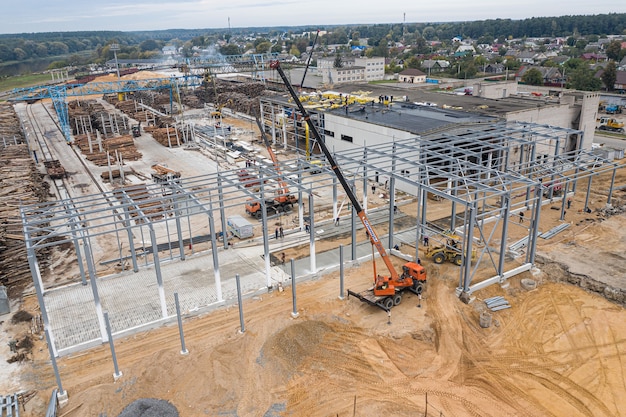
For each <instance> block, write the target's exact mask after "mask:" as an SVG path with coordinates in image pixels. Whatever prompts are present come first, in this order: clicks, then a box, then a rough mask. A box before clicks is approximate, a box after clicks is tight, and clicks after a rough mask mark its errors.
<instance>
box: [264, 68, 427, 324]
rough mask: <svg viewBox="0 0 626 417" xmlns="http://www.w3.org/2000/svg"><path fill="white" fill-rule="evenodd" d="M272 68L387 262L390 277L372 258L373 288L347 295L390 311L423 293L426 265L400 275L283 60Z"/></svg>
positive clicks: (409, 268) (405, 268) (411, 267)
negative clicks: (404, 299) (405, 297)
mask: <svg viewBox="0 0 626 417" xmlns="http://www.w3.org/2000/svg"><path fill="white" fill-rule="evenodd" d="M270 68H272V69H274V70H276V71H277V72H278V74H279V75H280V77H281V79H282V80H283V83H284V84H285V86H286V87H287V90H289V94H290V95H291V97H292V98H293V101H294V103H295V104H296V106H297V107H298V110H299V111H300V113H301V114H302V117H303V119H304V120H306V122H307V125H308V126H309V129H310V130H311V132H312V133H313V136H314V137H315V139H316V140H317V141H318V143H319V145H320V148H321V149H322V152H323V153H324V155H325V156H326V161H328V164H329V165H330V168H331V169H332V170H333V172H334V174H335V176H336V177H337V179H338V180H339V182H340V183H341V186H342V187H343V189H344V192H345V193H346V195H347V196H348V198H349V199H350V202H351V203H352V207H353V208H354V211H355V212H356V213H357V216H359V219H361V222H362V223H363V227H364V228H365V230H366V232H367V236H368V237H369V240H370V243H371V244H372V246H373V247H374V248H376V250H377V251H378V254H379V255H380V257H381V259H382V261H383V262H384V263H385V266H386V267H387V269H388V270H389V274H390V275H388V276H387V275H380V274H378V273H377V272H376V262H375V260H373V265H374V274H373V275H374V277H373V286H372V287H371V288H370V289H368V290H365V291H362V292H355V291H351V290H348V295H349V296H350V295H352V296H355V297H356V298H358V299H359V300H361V301H363V302H366V303H368V304H370V305H373V306H376V307H379V308H381V309H383V310H385V311H387V312H388V311H390V309H391V308H392V307H393V306H396V305H398V304H400V302H401V301H402V293H403V292H404V291H406V290H409V291H411V292H413V293H415V294H421V292H422V290H423V288H424V284H425V283H426V270H425V269H424V267H422V265H420V264H418V263H417V262H407V263H405V264H404V265H403V266H402V274H401V275H400V274H398V272H397V271H396V269H395V267H394V266H393V263H392V262H391V259H390V258H389V255H388V254H387V252H386V251H385V248H384V247H383V244H382V242H381V241H380V239H379V237H378V235H377V234H376V232H375V231H374V228H373V227H372V225H371V224H370V221H369V219H368V217H367V214H366V213H365V210H363V208H362V207H361V204H360V203H359V200H358V199H357V198H356V195H355V194H354V192H353V191H352V189H351V188H350V185H349V184H348V182H347V181H346V178H345V177H344V175H343V173H342V172H341V169H340V168H339V166H338V165H337V162H336V161H335V158H334V157H333V155H332V154H331V153H330V151H329V150H328V148H327V147H326V144H325V143H324V141H323V139H322V137H321V136H320V134H319V132H318V131H317V127H316V126H315V124H314V123H313V122H312V121H311V117H310V115H309V113H308V112H307V110H306V109H305V108H304V106H303V105H302V102H301V101H300V98H299V97H298V94H297V93H296V91H295V90H294V89H293V87H292V86H291V83H290V82H289V79H288V78H287V76H286V75H285V72H284V71H283V69H282V68H281V66H280V62H278V61H272V62H271V63H270Z"/></svg>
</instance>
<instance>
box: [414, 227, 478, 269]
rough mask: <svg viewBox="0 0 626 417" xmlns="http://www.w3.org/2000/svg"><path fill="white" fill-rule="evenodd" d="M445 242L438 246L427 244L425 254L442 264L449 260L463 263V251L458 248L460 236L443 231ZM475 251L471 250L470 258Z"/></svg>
mask: <svg viewBox="0 0 626 417" xmlns="http://www.w3.org/2000/svg"><path fill="white" fill-rule="evenodd" d="M444 236H445V237H446V243H445V244H444V245H438V246H428V247H427V248H426V256H428V257H430V258H432V259H433V262H434V263H436V264H442V263H444V261H449V262H452V263H454V264H455V265H458V266H461V265H463V252H462V250H461V248H460V245H459V243H460V241H461V238H460V237H459V236H457V235H454V234H449V233H444ZM475 256H476V252H475V251H472V260H474V258H475Z"/></svg>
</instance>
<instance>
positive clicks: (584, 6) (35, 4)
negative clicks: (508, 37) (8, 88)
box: [0, 0, 626, 33]
mask: <svg viewBox="0 0 626 417" xmlns="http://www.w3.org/2000/svg"><path fill="white" fill-rule="evenodd" d="M603 13H626V1H623V0H595V1H590V0H571V1H569V2H562V1H545V0H544V1H539V0H523V1H506V2H505V1H501V0H497V1H496V0H475V1H471V2H470V1H467V0H441V1H411V0H408V1H407V0H404V1H400V0H377V1H374V0H358V1H355V0H343V1H339V0H333V1H331V0H258V1H253V0H226V1H216V0H182V1H165V0H125V1H121V0H106V1H104V0H80V1H79V0H62V1H57V0H21V1H20V0H5V1H3V5H2V16H3V17H2V19H1V20H0V33H25V32H66V31H83V30H88V31H91V30H121V31H134V30H160V29H174V28H182V29H200V28H227V27H228V26H229V22H228V20H229V18H230V26H231V27H233V28H236V27H257V26H301V25H307V26H308V25H311V26H322V25H335V24H339V25H340V24H372V23H402V22H403V21H406V22H407V23H412V22H449V21H468V20H483V19H495V18H511V19H523V18H527V17H543V16H563V15H592V14H603Z"/></svg>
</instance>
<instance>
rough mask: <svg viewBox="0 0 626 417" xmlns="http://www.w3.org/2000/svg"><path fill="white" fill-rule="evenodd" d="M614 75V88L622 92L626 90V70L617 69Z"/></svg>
mask: <svg viewBox="0 0 626 417" xmlns="http://www.w3.org/2000/svg"><path fill="white" fill-rule="evenodd" d="M615 75H616V77H615V90H617V91H619V92H620V93H623V92H624V91H626V71H617V72H616V73H615Z"/></svg>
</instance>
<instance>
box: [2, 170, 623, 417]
mask: <svg viewBox="0 0 626 417" xmlns="http://www.w3.org/2000/svg"><path fill="white" fill-rule="evenodd" d="M609 183H610V176H604V177H603V178H600V179H594V185H593V188H594V190H599V191H594V192H592V193H591V204H590V207H592V208H593V209H594V213H592V214H587V213H583V212H582V210H581V208H582V206H583V199H584V198H585V191H586V190H585V189H584V186H582V187H580V188H579V189H578V190H577V193H576V196H575V197H574V201H573V206H572V209H571V210H568V212H567V214H566V218H565V221H567V222H570V223H571V227H570V228H568V229H567V230H566V231H564V232H562V233H561V234H559V235H557V236H555V237H554V238H552V239H550V240H543V239H540V241H539V245H540V246H539V254H540V255H541V257H542V258H543V259H545V262H547V263H546V264H542V265H541V270H539V269H537V270H533V271H531V272H526V273H524V274H522V275H519V276H516V277H514V278H512V279H510V280H509V281H507V285H504V286H499V285H492V286H490V287H488V288H486V289H484V290H481V291H478V292H476V293H474V296H475V299H474V300H473V302H471V303H470V304H464V303H462V302H461V301H460V300H459V299H458V298H457V297H456V295H455V288H456V287H457V286H458V276H459V274H458V267H456V266H454V265H452V264H442V265H435V264H433V263H432V262H429V261H428V260H425V261H424V264H425V266H426V268H427V272H428V276H429V282H428V284H427V287H426V291H425V293H424V295H423V298H422V300H419V299H418V298H417V296H415V295H413V294H409V295H406V296H405V297H404V301H403V302H402V304H400V305H399V306H397V307H394V309H393V310H392V313H391V316H388V315H387V314H386V313H385V312H384V311H382V310H380V309H376V308H373V307H370V306H368V305H365V304H363V303H361V302H359V301H358V300H356V299H353V298H350V299H344V300H340V299H339V298H338V295H339V279H338V278H339V274H338V272H337V273H331V274H328V275H325V276H323V277H321V278H320V279H318V280H314V281H309V282H304V283H300V282H299V283H298V285H297V294H298V298H297V306H298V317H297V318H294V317H292V314H291V312H292V298H291V288H286V289H285V291H279V290H275V291H273V292H271V293H267V294H265V295H263V296H259V297H256V298H254V299H250V300H245V301H244V303H243V310H244V317H245V331H244V332H241V328H240V323H239V312H238V309H237V308H236V307H230V308H224V309H221V310H218V311H216V312H213V313H211V314H207V315H203V316H201V317H193V318H191V317H190V318H187V319H185V321H184V325H183V326H184V332H185V342H186V348H187V349H188V351H189V353H188V354H187V355H182V354H181V345H180V340H179V337H178V328H177V327H176V326H170V327H163V328H159V329H155V330H152V331H149V332H143V333H139V334H136V335H134V336H131V337H128V338H124V339H116V340H115V350H116V355H117V360H118V364H119V369H120V371H121V372H122V376H121V377H120V378H119V379H117V381H115V380H114V378H113V373H114V367H113V362H112V360H111V355H110V351H109V346H108V344H107V345H103V346H101V347H99V348H96V349H91V350H88V351H84V352H80V353H77V354H74V355H71V356H69V357H63V358H60V359H59V360H58V366H59V369H60V372H61V380H62V384H63V388H64V389H65V390H66V391H67V393H68V395H69V402H68V404H67V405H66V406H65V407H64V408H63V409H61V410H60V412H59V416H64V417H78V416H108V417H115V416H118V415H119V414H120V413H121V411H122V410H123V409H124V408H125V407H126V406H127V405H128V404H130V403H131V402H133V401H134V400H136V399H139V398H158V399H165V400H168V401H170V402H171V403H172V404H173V405H174V406H175V407H176V408H177V409H178V411H179V414H180V415H181V416H185V417H196V416H198V417H199V416H226V417H228V416H230V417H235V416H239V417H243V416H268V417H273V416H274V417H278V416H310V417H326V416H346V417H348V416H380V415H385V416H398V417H403V416H407V417H408V416H417V415H420V416H423V415H427V416H432V417H434V416H439V417H442V416H445V417H451V416H487V417H489V416H493V417H496V416H498V417H500V416H563V417H565V416H568V417H569V416H594V417H596V416H607V417H608V416H626V397H625V396H624V392H626V382H625V381H626V311H625V310H624V308H623V306H621V305H619V304H617V303H614V302H610V301H607V300H606V299H605V298H603V297H602V296H601V295H598V294H596V293H594V292H591V291H586V290H584V289H581V288H578V287H577V286H574V285H571V284H567V283H563V282H560V281H562V280H563V279H564V277H565V276H567V275H568V274H572V273H575V274H581V275H588V276H589V277H592V278H593V277H596V278H600V277H602V278H604V279H607V280H608V279H610V278H613V279H615V281H616V283H617V284H619V283H620V282H619V281H620V280H621V285H622V286H624V283H623V271H624V270H626V257H625V256H624V255H623V253H624V249H625V247H626V244H625V243H624V242H626V215H625V214H623V213H622V214H618V215H614V216H611V217H608V218H603V217H598V215H597V213H596V212H597V210H598V209H600V208H602V207H603V206H604V203H605V202H606V195H604V194H603V193H604V192H605V191H606V189H607V188H608V184H609ZM621 184H626V170H622V171H621V172H620V174H619V175H618V176H617V178H616V185H621ZM616 194H617V195H616V196H614V198H615V197H617V200H616V201H615V204H617V205H621V204H623V203H622V202H621V200H624V201H626V198H624V194H623V192H619V193H616ZM555 207H556V204H555ZM433 208H434V209H436V206H434V205H433ZM400 209H401V210H406V212H407V213H415V207H414V206H413V205H406V206H405V205H403V206H400ZM560 223H561V221H560V220H559V212H558V210H551V209H550V207H549V206H547V207H545V208H544V209H543V210H542V217H541V229H542V230H548V229H550V228H552V227H554V226H556V225H558V224H560ZM377 231H378V233H379V234H384V233H385V232H386V230H385V227H380V228H378V227H377ZM510 233H511V238H512V239H514V238H515V237H516V235H519V237H522V236H523V233H524V232H523V230H522V228H521V227H517V228H513V227H512V228H511V229H510ZM339 243H344V244H347V238H339V239H334V240H328V241H323V242H319V244H317V243H316V249H317V250H318V251H323V250H328V249H334V248H336V247H337V246H338V245H339ZM308 251H309V248H308V246H307V247H304V248H300V249H288V250H287V256H288V257H289V258H291V257H293V258H297V257H300V256H307V255H308ZM407 252H410V251H407ZM394 262H395V263H396V266H397V267H398V268H399V267H400V266H401V265H402V261H401V260H400V259H394ZM377 268H378V270H379V271H380V270H381V269H382V268H384V266H383V264H382V263H380V262H378V265H377ZM372 274H373V272H372V263H371V262H365V263H362V264H360V265H358V266H355V267H353V268H348V269H346V271H345V282H346V284H345V286H346V288H355V289H360V288H363V287H366V286H367V285H368V283H369V282H370V280H371V277H372ZM523 278H532V279H534V280H536V282H537V283H538V285H537V288H536V289H534V290H532V291H527V290H524V289H523V288H522V287H521V285H520V281H521V279H523ZM498 295H499V296H504V297H505V298H506V299H507V300H508V301H509V303H510V305H511V308H509V309H506V310H502V311H498V312H494V313H491V314H492V316H491V318H492V324H491V326H490V327H488V328H482V327H481V326H480V325H479V323H480V315H481V312H483V311H486V310H487V309H486V306H485V304H484V302H483V300H485V299H487V298H489V297H493V296H498ZM37 308H38V307H37V299H36V297H35V296H33V295H30V296H26V297H25V298H24V300H23V304H22V305H21V309H22V310H25V311H30V312H32V313H33V314H36V313H37ZM2 319H4V317H3V318H2ZM0 330H1V331H0V345H2V346H0V356H3V357H8V356H9V354H7V351H8V348H7V347H6V341H7V340H8V337H16V338H23V337H25V336H26V335H27V334H28V333H29V326H28V325H26V324H12V323H11V322H10V320H9V319H8V318H7V319H4V321H3V322H2V323H0ZM40 335H41V333H39V334H38V335H37V336H36V337H35V338H34V344H35V345H34V349H33V351H32V355H31V357H29V359H28V360H27V361H24V362H22V363H20V364H15V363H13V364H4V363H3V364H2V366H0V395H2V394H9V393H12V392H17V391H27V392H29V393H33V394H34V395H32V396H30V395H29V396H28V399H29V401H28V402H27V403H26V405H25V409H24V410H21V413H20V415H21V416H23V417H35V416H38V417H39V416H41V415H44V414H45V409H46V407H47V403H48V401H49V398H50V393H51V391H52V389H53V388H55V387H56V381H55V378H54V374H53V372H52V367H51V366H50V359H49V356H48V350H47V347H46V344H45V342H44V340H42V337H41V336H40ZM16 387H18V388H16Z"/></svg>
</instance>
